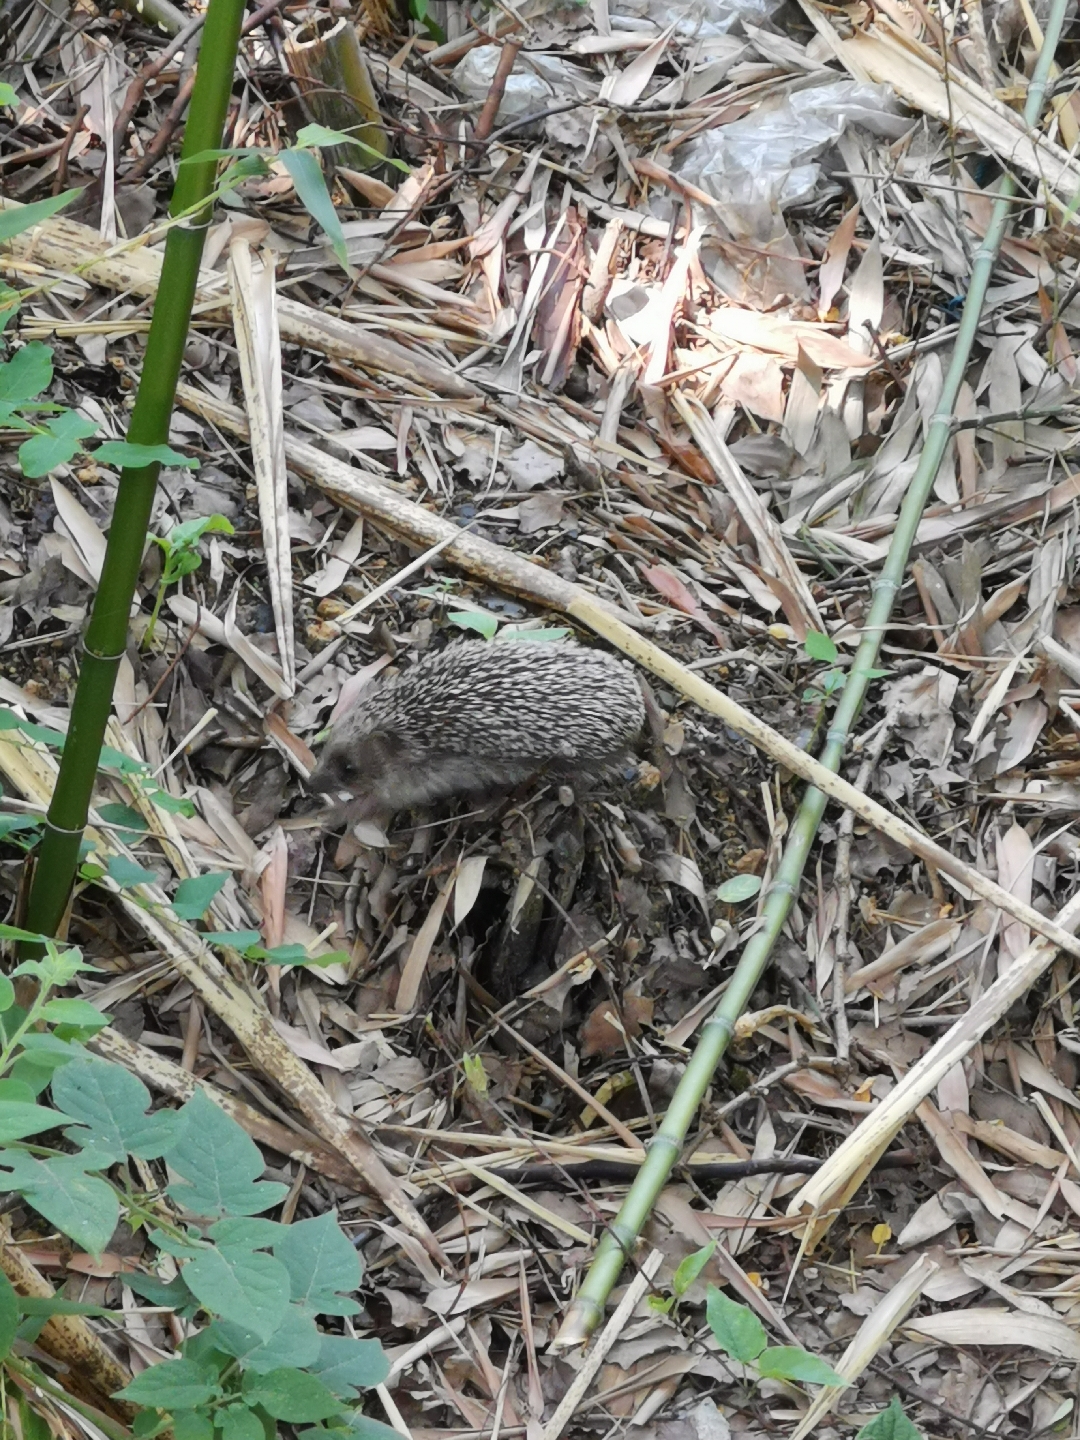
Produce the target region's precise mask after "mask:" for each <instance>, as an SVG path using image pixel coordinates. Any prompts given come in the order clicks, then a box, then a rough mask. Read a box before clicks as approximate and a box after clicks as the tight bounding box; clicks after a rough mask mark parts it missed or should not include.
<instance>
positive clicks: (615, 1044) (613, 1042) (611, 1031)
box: [581, 994, 653, 1059]
mask: <svg viewBox="0 0 1080 1440" xmlns="http://www.w3.org/2000/svg"><path fill="white" fill-rule="evenodd" d="M652 1016H653V1002H652V1001H651V1000H649V999H648V998H646V997H645V996H644V995H633V994H627V995H624V996H623V1002H622V1012H621V1017H620V1016H619V1015H617V1014H616V1012H615V1011H614V1009H613V1007H612V1004H611V1001H610V1000H601V1002H600V1004H599V1005H597V1006H596V1007H595V1008H594V1009H593V1010H592V1012H591V1013H590V1015H589V1017H588V1019H587V1020H585V1022H584V1023H583V1025H582V1027H581V1054H582V1058H583V1059H587V1058H588V1057H589V1056H591V1055H603V1056H605V1057H608V1058H610V1057H611V1056H612V1055H616V1054H620V1053H624V1052H625V1051H626V1040H627V1037H629V1038H630V1039H631V1040H636V1039H637V1037H638V1036H639V1035H640V1034H641V1029H642V1026H643V1025H649V1024H651V1023H652ZM620 1020H621V1023H620Z"/></svg>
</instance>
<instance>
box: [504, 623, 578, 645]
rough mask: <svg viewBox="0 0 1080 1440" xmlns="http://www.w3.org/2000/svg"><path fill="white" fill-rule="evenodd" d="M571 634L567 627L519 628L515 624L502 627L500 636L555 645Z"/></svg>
mask: <svg viewBox="0 0 1080 1440" xmlns="http://www.w3.org/2000/svg"><path fill="white" fill-rule="evenodd" d="M569 634H570V631H569V630H567V629H559V630H528V629H521V630H518V629H517V628H516V627H515V626H513V625H504V626H503V628H502V634H501V635H500V636H499V639H500V640H521V641H528V643H529V644H531V645H533V644H535V645H554V644H557V643H558V642H559V641H561V640H565V639H566V638H567V636H568V635H569Z"/></svg>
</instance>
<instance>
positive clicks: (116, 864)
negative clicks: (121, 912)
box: [108, 855, 158, 890]
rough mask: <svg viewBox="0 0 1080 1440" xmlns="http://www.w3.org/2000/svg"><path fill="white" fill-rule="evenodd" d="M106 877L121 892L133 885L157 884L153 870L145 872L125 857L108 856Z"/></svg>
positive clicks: (145, 870) (140, 866)
mask: <svg viewBox="0 0 1080 1440" xmlns="http://www.w3.org/2000/svg"><path fill="white" fill-rule="evenodd" d="M108 875H109V878H110V879H111V880H115V881H116V883H117V885H119V886H120V888H121V890H130V889H131V888H132V886H134V885H154V884H156V883H157V878H158V877H157V875H156V874H155V873H154V871H153V870H147V869H145V868H144V867H143V866H142V865H136V863H135V861H134V860H129V859H128V858H127V856H126V855H110V856H109V865H108Z"/></svg>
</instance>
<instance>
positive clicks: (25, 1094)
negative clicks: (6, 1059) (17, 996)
mask: <svg viewBox="0 0 1080 1440" xmlns="http://www.w3.org/2000/svg"><path fill="white" fill-rule="evenodd" d="M4 979H5V980H6V979H7V976H6V975H5V976H4ZM8 984H9V985H10V984H11V981H10V980H8ZM37 1093H38V1092H37V1091H36V1090H31V1088H30V1086H29V1085H27V1084H26V1083H25V1081H22V1080H11V1079H8V1080H0V1100H18V1101H20V1102H23V1103H25V1104H27V1105H32V1104H33V1103H34V1099H35V1097H36V1096H37Z"/></svg>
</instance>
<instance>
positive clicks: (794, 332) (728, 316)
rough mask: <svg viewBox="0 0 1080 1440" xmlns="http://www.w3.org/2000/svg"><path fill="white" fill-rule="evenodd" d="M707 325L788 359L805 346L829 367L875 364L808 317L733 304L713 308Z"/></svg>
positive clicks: (736, 340)
mask: <svg viewBox="0 0 1080 1440" xmlns="http://www.w3.org/2000/svg"><path fill="white" fill-rule="evenodd" d="M703 328H704V329H705V330H706V333H711V334H713V335H714V336H716V337H717V338H718V339H721V340H726V341H728V343H729V344H732V345H749V346H752V347H753V348H754V349H755V350H763V351H767V352H768V353H770V354H775V355H779V356H781V357H782V358H783V359H784V360H787V361H794V360H795V359H796V358H797V357H798V354H799V347H800V346H802V348H803V349H804V350H805V351H806V353H807V355H809V356H810V358H811V360H813V361H814V362H815V364H817V365H820V366H821V367H822V368H823V369H826V370H829V369H832V370H866V369H869V368H870V366H871V365H873V364H874V363H875V362H874V360H873V358H872V357H870V356H867V355H864V354H861V353H860V352H859V351H858V350H855V349H853V347H852V346H851V345H849V344H848V343H847V341H845V340H840V339H838V338H837V337H836V336H835V335H833V334H831V333H830V332H829V331H828V330H826V329H824V328H823V327H822V326H820V325H814V324H813V323H812V322H810V321H808V320H775V319H773V317H772V316H771V315H762V314H760V313H759V312H758V311H757V310H740V309H738V308H736V307H735V306H733V305H732V306H727V307H726V308H724V309H721V310H715V311H713V313H712V314H711V315H710V316H709V323H708V326H706V327H703Z"/></svg>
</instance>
